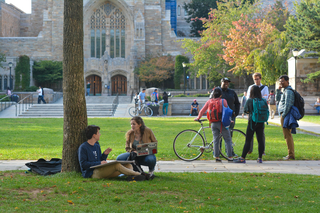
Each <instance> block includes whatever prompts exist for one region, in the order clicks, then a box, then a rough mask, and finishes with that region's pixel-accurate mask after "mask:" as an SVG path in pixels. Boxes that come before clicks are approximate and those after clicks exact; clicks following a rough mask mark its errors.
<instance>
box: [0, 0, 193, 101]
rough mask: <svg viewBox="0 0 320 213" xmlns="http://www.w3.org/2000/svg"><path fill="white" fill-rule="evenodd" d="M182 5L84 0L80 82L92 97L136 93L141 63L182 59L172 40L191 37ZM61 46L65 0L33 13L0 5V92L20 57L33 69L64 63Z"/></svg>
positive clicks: (47, 1) (49, 1)
mask: <svg viewBox="0 0 320 213" xmlns="http://www.w3.org/2000/svg"><path fill="white" fill-rule="evenodd" d="M184 2H189V1H179V0H84V1H83V4H84V8H83V9H84V61H85V64H84V78H85V81H86V82H87V81H90V82H91V93H93V94H94V95H101V94H106V93H107V92H108V91H107V90H108V88H110V93H112V94H115V93H119V94H124V95H125V94H126V95H130V94H131V93H132V92H134V91H138V90H139V79H138V78H137V76H136V75H135V74H134V73H133V70H134V68H135V66H136V65H137V62H138V61H139V60H140V59H143V58H144V57H146V56H147V55H158V54H161V55H166V54H171V55H178V54H183V49H181V48H180V43H179V42H177V41H179V38H178V37H177V36H176V35H177V34H179V35H184V36H189V32H190V27H189V25H188V24H187V23H186V22H185V20H184V18H185V15H186V14H185V13H184V11H182V10H183V7H182V6H183V3H184ZM62 44H63V0H32V13H31V14H25V13H24V12H22V11H20V10H19V9H17V8H16V7H14V6H13V5H9V4H6V3H4V0H0V51H1V52H2V53H4V54H5V55H6V59H7V61H6V62H4V63H3V66H4V69H1V68H0V82H1V83H0V90H4V89H5V88H7V86H10V85H11V87H12V88H13V86H12V85H13V83H14V78H15V76H14V67H15V66H16V63H17V59H18V57H19V56H20V55H27V56H29V57H30V59H31V60H30V61H31V62H30V67H31V70H32V65H33V62H34V61H39V60H56V61H62V60H63V53H62V49H63V48H62ZM9 62H12V63H13V68H12V72H11V78H10V77H9V75H10V74H9V72H10V71H9V68H8V63H9ZM9 78H10V79H12V82H11V84H10V81H9ZM31 79H32V72H31ZM31 81H32V80H31ZM34 83H36V82H33V81H32V82H31V85H33V84H34ZM38 83H39V82H38Z"/></svg>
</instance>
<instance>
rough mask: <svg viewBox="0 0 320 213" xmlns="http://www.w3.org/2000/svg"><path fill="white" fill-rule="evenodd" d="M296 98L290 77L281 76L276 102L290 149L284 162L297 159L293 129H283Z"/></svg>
mask: <svg viewBox="0 0 320 213" xmlns="http://www.w3.org/2000/svg"><path fill="white" fill-rule="evenodd" d="M281 89H283V94H280V92H281ZM294 97H295V95H294V92H293V90H292V87H291V86H290V85H289V77H288V76H287V75H282V76H280V78H279V87H278V89H277V90H276V100H277V101H279V113H280V122H281V127H282V132H283V136H284V139H285V140H286V143H287V147H288V155H287V156H285V157H283V159H284V160H294V159H295V153H294V142H293V137H292V134H291V129H288V128H283V123H284V118H285V117H286V116H287V115H288V114H289V112H290V109H291V107H292V106H293V104H294Z"/></svg>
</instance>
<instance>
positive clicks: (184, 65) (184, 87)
mask: <svg viewBox="0 0 320 213" xmlns="http://www.w3.org/2000/svg"><path fill="white" fill-rule="evenodd" d="M182 66H183V94H184V95H185V94H186V66H187V64H186V63H184V62H182Z"/></svg>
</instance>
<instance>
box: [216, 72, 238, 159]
mask: <svg viewBox="0 0 320 213" xmlns="http://www.w3.org/2000/svg"><path fill="white" fill-rule="evenodd" d="M230 82H231V81H230V79H229V78H222V79H221V89H222V98H223V99H226V100H227V103H228V106H229V107H230V109H232V110H233V116H232V120H233V122H231V124H230V127H229V130H230V133H231V132H232V130H233V128H234V125H235V123H236V117H237V116H238V115H239V111H240V102H239V99H238V95H237V93H236V92H235V91H234V90H232V89H229V85H230ZM231 137H232V133H231ZM233 154H234V155H233V156H234V157H238V155H237V154H235V153H234V152H233Z"/></svg>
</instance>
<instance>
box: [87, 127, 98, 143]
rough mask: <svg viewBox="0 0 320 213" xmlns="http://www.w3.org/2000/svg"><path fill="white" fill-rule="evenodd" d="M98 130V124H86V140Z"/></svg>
mask: <svg viewBox="0 0 320 213" xmlns="http://www.w3.org/2000/svg"><path fill="white" fill-rule="evenodd" d="M98 130H100V127H99V126H95V125H90V126H87V127H86V137H87V139H88V140H89V139H91V138H92V136H93V135H94V134H97V133H98Z"/></svg>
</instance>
